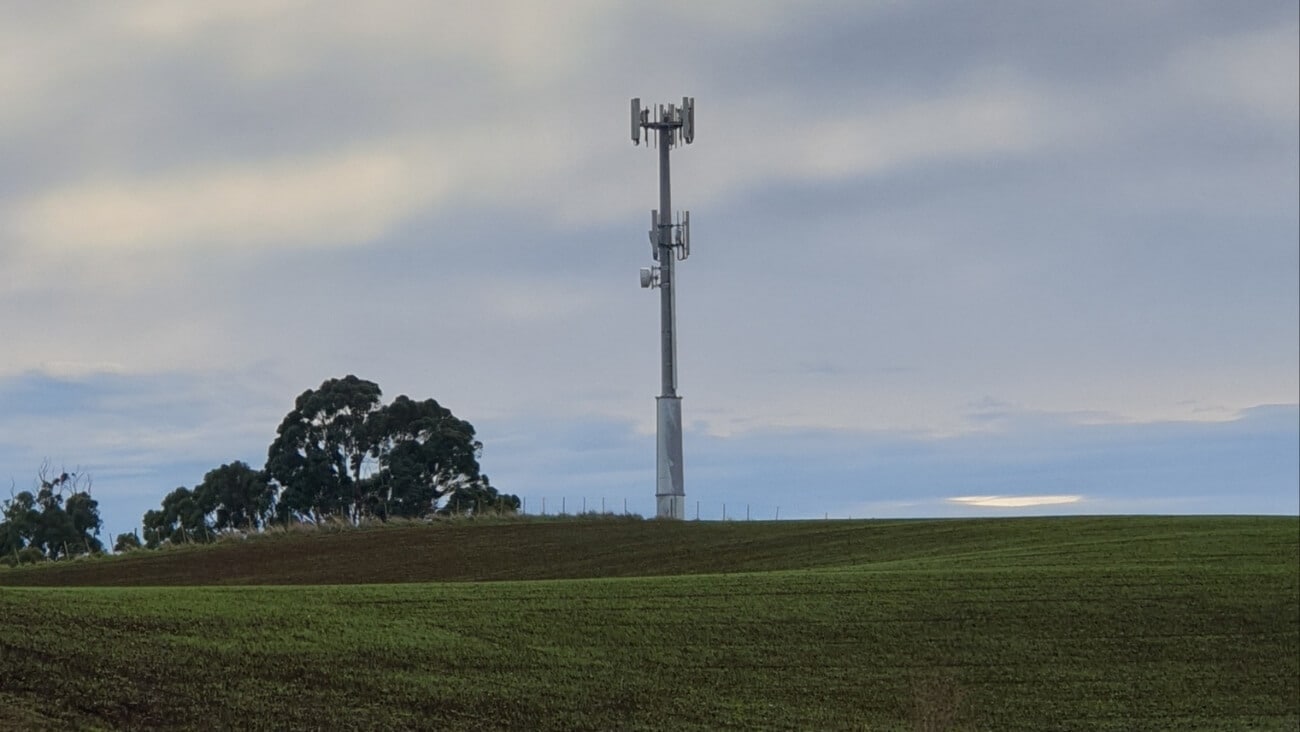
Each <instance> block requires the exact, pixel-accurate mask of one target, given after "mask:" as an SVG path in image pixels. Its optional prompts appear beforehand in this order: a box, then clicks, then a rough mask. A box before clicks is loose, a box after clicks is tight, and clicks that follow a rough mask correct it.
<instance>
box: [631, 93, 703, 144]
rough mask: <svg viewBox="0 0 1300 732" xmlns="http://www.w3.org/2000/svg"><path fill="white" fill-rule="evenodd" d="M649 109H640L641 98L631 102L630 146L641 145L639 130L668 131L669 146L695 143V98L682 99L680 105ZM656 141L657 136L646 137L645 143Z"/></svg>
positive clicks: (658, 106)
mask: <svg viewBox="0 0 1300 732" xmlns="http://www.w3.org/2000/svg"><path fill="white" fill-rule="evenodd" d="M651 111H652V110H651V109H650V108H646V109H643V108H642V107H641V98H640V97H637V98H636V99H633V100H632V144H633V145H640V144H641V130H642V129H645V130H664V129H666V130H668V131H669V134H668V144H669V145H689V144H691V143H692V142H694V141H695V97H682V105H681V106H680V107H679V106H677V105H676V104H668V105H663V104H660V105H657V106H655V107H654V108H653V111H654V119H651V114H650V113H651ZM652 138H653V139H655V140H656V141H657V140H658V136H657V135H649V134H647V135H646V143H647V144H649V142H650V140H651V139H652Z"/></svg>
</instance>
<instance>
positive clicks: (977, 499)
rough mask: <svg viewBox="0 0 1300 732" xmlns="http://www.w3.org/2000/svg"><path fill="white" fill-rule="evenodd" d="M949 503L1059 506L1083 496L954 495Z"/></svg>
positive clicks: (1002, 505) (1013, 506) (1017, 506)
mask: <svg viewBox="0 0 1300 732" xmlns="http://www.w3.org/2000/svg"><path fill="white" fill-rule="evenodd" d="M947 500H948V502H949V503H956V504H959V505H962V506H978V507H982V508H1025V507H1029V506H1061V505H1065V504H1069V503H1078V502H1079V501H1082V500H1083V496H954V497H952V498H949V499H947Z"/></svg>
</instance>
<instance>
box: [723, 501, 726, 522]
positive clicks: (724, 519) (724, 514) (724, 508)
mask: <svg viewBox="0 0 1300 732" xmlns="http://www.w3.org/2000/svg"><path fill="white" fill-rule="evenodd" d="M722 520H723V521H726V520H727V504H725V503H724V504H722Z"/></svg>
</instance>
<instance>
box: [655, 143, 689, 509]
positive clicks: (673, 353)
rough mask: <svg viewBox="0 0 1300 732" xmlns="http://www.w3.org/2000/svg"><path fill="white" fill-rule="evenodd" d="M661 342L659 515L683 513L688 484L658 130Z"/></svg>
mask: <svg viewBox="0 0 1300 732" xmlns="http://www.w3.org/2000/svg"><path fill="white" fill-rule="evenodd" d="M658 132H659V336H660V337H659V348H660V356H661V364H660V365H661V369H660V382H661V388H662V393H661V394H660V395H659V398H658V399H656V400H655V403H656V410H657V412H658V419H657V420H656V421H657V433H656V437H655V442H656V443H658V444H657V447H658V449H657V450H656V451H655V452H656V454H657V456H658V457H657V460H656V464H655V478H656V488H655V497H656V499H657V500H656V501H655V502H656V504H657V505H656V511H655V515H656V516H658V517H659V518H674V519H681V518H685V516H684V515H683V514H684V512H685V508H686V507H685V505H684V504H685V500H684V499H685V498H686V486H685V480H684V477H683V471H682V400H681V397H679V396H677V334H676V330H677V312H676V304H677V290H676V288H675V287H674V278H673V264H674V259H675V254H676V253H675V252H674V251H673V214H672V210H673V209H672V206H673V201H672V192H671V190H670V187H671V178H672V176H671V173H670V171H669V164H668V153H669V151H670V149H671V148H672V140H673V135H674V134H675V131H674V129H673V128H671V127H667V126H664V127H660V128H659V130H658Z"/></svg>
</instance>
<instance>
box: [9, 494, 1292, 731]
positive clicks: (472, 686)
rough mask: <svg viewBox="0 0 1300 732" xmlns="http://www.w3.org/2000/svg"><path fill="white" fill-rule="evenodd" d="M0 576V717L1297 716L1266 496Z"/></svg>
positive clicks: (1055, 724)
mask: <svg viewBox="0 0 1300 732" xmlns="http://www.w3.org/2000/svg"><path fill="white" fill-rule="evenodd" d="M19 584H22V585H46V586H43V587H21V588H18V587H4V588H0V613H3V617H4V624H3V625H2V626H0V728H11V727H12V728H18V729H69V728H73V729H76V728H86V729H94V728H110V729H113V728H121V729H145V728H189V729H211V728H241V729H242V728H263V729H278V728H300V729H301V728H309V729H404V728H425V729H557V730H558V729H602V730H603V729H675V730H676V729H727V728H750V729H947V728H958V729H1063V730H1064V729H1070V730H1073V729H1115V730H1130V729H1291V730H1294V729H1296V728H1297V727H1300V519H1296V518H1295V517H1282V518H1248V517H1233V518H1216V517H1170V518H1158V517H1113V518H1057V519H1014V520H1011V519H1008V520H980V521H974V520H971V521H889V522H886V521H853V522H837V521H832V522H780V523H771V522H767V523H762V522H754V523H728V524H717V523H691V522H688V523H663V522H655V521H646V522H638V521H618V520H572V521H534V522H528V521H521V522H501V523H485V524H475V523H473V522H461V523H451V524H446V525H435V526H428V527H407V528H400V529H386V530H368V531H352V532H341V533H337V534H322V535H316V536H313V535H307V536H299V537H284V538H275V539H265V540H259V541H249V542H241V543H232V544H223V545H220V546H217V547H212V548H204V549H195V550H178V551H165V552H154V553H146V554H141V555H137V556H128V557H125V558H112V559H106V560H98V561H84V562H72V563H67V564H63V565H56V566H43V567H37V568H25V569H14V570H5V571H0V585H19ZM92 584H98V585H112V586H100V587H90V586H87V585H92ZM127 585H134V586H127ZM179 585H191V586H179ZM193 585H200V586H193ZM216 585H225V586H216ZM252 585H262V586H252ZM290 585H292V586H290Z"/></svg>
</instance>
